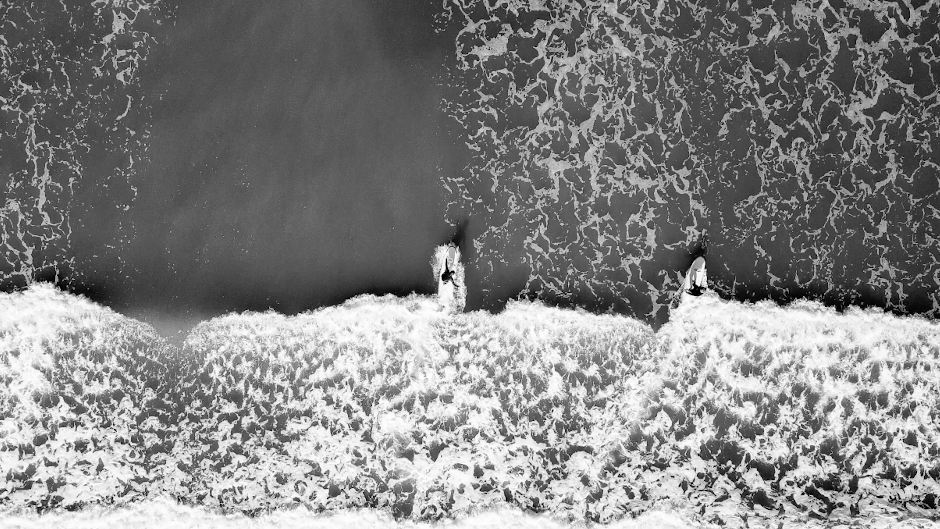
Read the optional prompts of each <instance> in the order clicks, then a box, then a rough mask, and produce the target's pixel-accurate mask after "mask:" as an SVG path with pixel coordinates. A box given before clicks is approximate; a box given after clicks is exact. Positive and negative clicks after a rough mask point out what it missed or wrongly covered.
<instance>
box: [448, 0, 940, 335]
mask: <svg viewBox="0 0 940 529" xmlns="http://www.w3.org/2000/svg"><path fill="white" fill-rule="evenodd" d="M446 4H447V17H445V19H446V20H445V22H444V23H443V25H444V26H445V27H449V28H450V29H451V30H452V31H453V32H454V33H456V36H455V42H454V48H455V62H454V65H453V81H452V90H451V91H450V93H449V97H448V103H449V105H448V110H449V112H451V114H452V115H453V116H454V117H455V119H456V120H457V121H459V122H460V123H461V125H462V126H463V137H462V139H463V140H465V141H466V144H467V146H468V148H469V150H470V152H471V153H472V158H471V161H470V163H469V165H468V166H467V168H466V170H465V171H463V172H462V173H460V174H455V175H450V176H449V177H448V178H446V185H447V187H448V193H449V195H448V198H449V203H450V210H449V211H450V215H451V216H452V218H454V219H459V218H463V217H465V216H469V217H470V218H471V219H472V222H475V223H476V226H477V230H478V231H479V233H480V235H479V236H478V237H476V238H475V239H474V246H475V248H476V250H477V254H476V257H475V260H474V261H473V262H472V264H471V267H479V268H480V269H481V271H480V272H479V274H480V275H481V276H482V277H486V278H487V280H486V281H483V282H482V283H483V284H482V285H480V288H482V289H484V290H486V289H493V286H494V284H493V281H492V280H491V278H492V277H506V276H511V277H520V278H522V280H521V281H520V286H524V289H525V292H526V293H528V294H531V295H537V296H539V297H541V298H544V299H551V300H553V301H557V302H562V303H572V304H576V305H582V306H593V307H597V308H609V307H614V308H616V309H618V310H621V311H624V312H627V313H630V314H634V315H637V316H639V317H643V318H647V319H649V320H657V321H663V320H664V319H665V317H666V313H667V309H666V305H667V303H666V301H665V300H666V299H667V297H668V296H669V295H670V293H671V292H672V291H673V290H674V288H675V287H676V285H677V284H678V278H679V272H680V271H681V270H683V269H684V267H685V266H688V263H689V262H690V261H691V259H690V258H689V257H688V253H687V251H688V250H689V249H691V248H693V247H695V246H697V245H698V244H699V242H700V241H701V239H702V237H703V236H704V235H706V234H707V236H708V242H709V257H710V264H709V279H711V280H713V281H714V283H715V285H716V287H717V290H718V291H719V292H721V293H722V294H723V295H724V296H729V297H737V298H739V299H745V298H749V299H762V298H766V297H771V298H773V299H776V300H778V301H786V300H791V299H794V298H799V297H813V298H818V299H822V300H825V301H826V302H827V303H831V304H835V305H839V306H844V305H846V304H850V303H854V304H863V305H871V304H874V305H878V306H884V307H889V308H891V309H892V310H895V311H898V312H901V313H904V312H917V313H926V314H930V315H932V316H933V317H936V316H937V315H938V314H940V312H938V311H940V295H938V293H937V285H938V283H940V241H938V234H940V194H938V184H940V165H938V164H940V137H938V131H940V100H938V92H937V84H938V81H940V33H938V32H940V29H938V28H940V6H938V4H937V3H936V2H913V3H909V2H896V3H894V2H860V1H848V2H843V1H831V2H826V1H822V2H820V1H798V2H771V1H770V0H766V1H763V0H755V1H746V2H736V3H735V2H732V3H730V5H729V3H728V2H717V1H705V2H697V1H686V0H663V1H655V0H651V1H639V2H614V1H607V0H577V1H574V0H572V1H550V0H531V1H524V0H502V1H496V2H482V1H474V0H454V1H451V2H446ZM515 263H521V265H517V264H515ZM495 295H505V292H502V291H497V292H496V293H495Z"/></svg>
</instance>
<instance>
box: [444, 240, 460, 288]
mask: <svg viewBox="0 0 940 529" xmlns="http://www.w3.org/2000/svg"><path fill="white" fill-rule="evenodd" d="M456 260H457V247H456V246H455V245H454V244H453V243H451V244H448V245H447V257H446V258H445V259H444V271H443V272H441V282H442V283H448V282H450V281H453V280H454V261H456Z"/></svg>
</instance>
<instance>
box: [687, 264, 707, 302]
mask: <svg viewBox="0 0 940 529" xmlns="http://www.w3.org/2000/svg"><path fill="white" fill-rule="evenodd" d="M707 290H708V276H707V273H706V271H705V258H704V257H698V258H696V259H695V260H694V261H692V266H690V267H689V271H688V272H687V273H686V274H685V279H684V280H683V282H682V293H683V294H690V295H693V296H700V295H702V294H704V293H705V292H706V291H707Z"/></svg>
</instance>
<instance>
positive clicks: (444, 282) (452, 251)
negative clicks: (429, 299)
mask: <svg viewBox="0 0 940 529" xmlns="http://www.w3.org/2000/svg"><path fill="white" fill-rule="evenodd" d="M432 266H433V270H434V275H435V276H436V279H437V298H438V301H439V302H440V303H441V306H442V307H443V308H444V310H445V311H447V312H463V308H464V306H465V304H466V296H467V295H466V292H465V291H464V270H463V264H462V263H461V262H460V249H459V248H458V247H457V245H455V244H448V245H445V246H438V247H437V249H436V251H435V252H434V257H433V258H432Z"/></svg>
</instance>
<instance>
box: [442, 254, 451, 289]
mask: <svg viewBox="0 0 940 529" xmlns="http://www.w3.org/2000/svg"><path fill="white" fill-rule="evenodd" d="M453 279H454V271H453V270H451V269H450V267H449V266H447V260H444V272H443V273H442V274H441V281H443V282H444V283H447V282H448V281H452V280H453Z"/></svg>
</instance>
